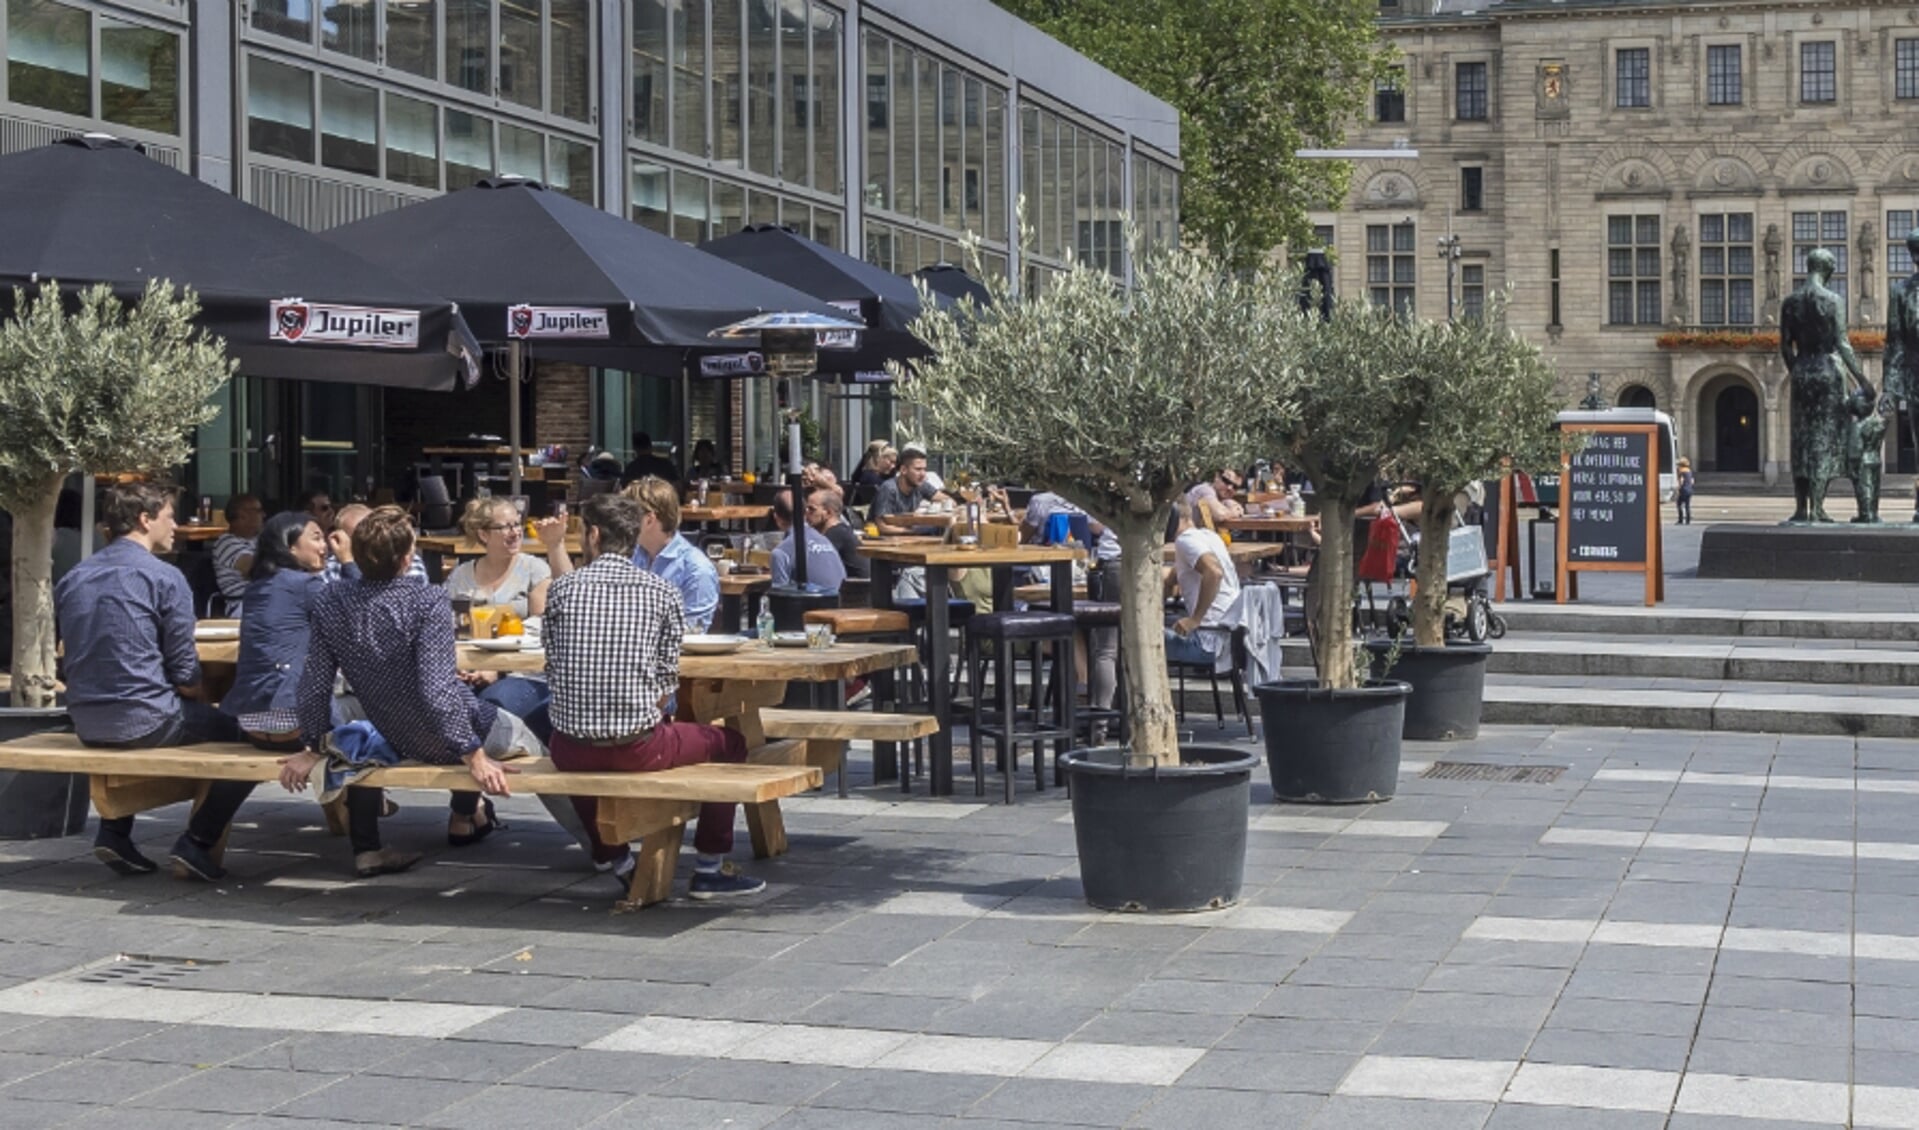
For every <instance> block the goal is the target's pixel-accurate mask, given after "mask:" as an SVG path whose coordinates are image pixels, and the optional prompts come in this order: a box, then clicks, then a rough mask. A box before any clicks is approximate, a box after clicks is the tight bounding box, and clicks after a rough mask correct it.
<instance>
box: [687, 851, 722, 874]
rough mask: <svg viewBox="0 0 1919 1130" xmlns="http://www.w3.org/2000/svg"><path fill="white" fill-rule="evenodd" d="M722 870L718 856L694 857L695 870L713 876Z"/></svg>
mask: <svg viewBox="0 0 1919 1130" xmlns="http://www.w3.org/2000/svg"><path fill="white" fill-rule="evenodd" d="M719 869H720V857H719V856H717V855H696V856H694V857H693V870H694V871H695V872H705V873H707V874H711V873H713V872H715V871H718V870H719Z"/></svg>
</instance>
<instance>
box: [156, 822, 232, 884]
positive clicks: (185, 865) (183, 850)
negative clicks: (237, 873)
mask: <svg viewBox="0 0 1919 1130" xmlns="http://www.w3.org/2000/svg"><path fill="white" fill-rule="evenodd" d="M167 855H168V857H169V858H171V859H172V860H173V862H174V865H175V867H174V874H176V875H180V877H181V878H194V879H199V880H200V881H202V882H206V883H217V882H219V881H220V880H222V879H224V878H226V877H227V871H226V868H224V867H222V866H220V865H219V864H218V863H215V862H214V861H213V853H212V852H210V851H208V850H207V849H206V848H203V847H201V846H200V845H199V844H197V843H195V842H194V841H193V837H192V836H188V835H185V834H182V835H181V836H180V838H179V839H177V840H175V841H173V850H172V851H171V852H168V853H167ZM182 872H184V874H182Z"/></svg>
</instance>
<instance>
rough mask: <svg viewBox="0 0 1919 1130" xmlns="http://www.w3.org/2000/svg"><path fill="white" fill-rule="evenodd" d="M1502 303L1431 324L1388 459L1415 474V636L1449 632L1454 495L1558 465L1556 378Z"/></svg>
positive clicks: (1425, 640)
mask: <svg viewBox="0 0 1919 1130" xmlns="http://www.w3.org/2000/svg"><path fill="white" fill-rule="evenodd" d="M1504 312H1505V303H1504V302H1503V301H1502V302H1499V303H1496V304H1489V305H1488V306H1487V309H1486V313H1485V316H1484V317H1483V318H1476V319H1465V320H1462V321H1459V322H1456V323H1453V324H1451V325H1442V326H1438V327H1436V330H1435V332H1433V333H1431V334H1429V335H1426V336H1427V340H1428V346H1427V348H1428V350H1429V352H1427V353H1426V355H1425V356H1424V358H1423V359H1422V365H1423V367H1424V369H1425V372H1426V379H1425V382H1424V383H1425V410H1424V412H1423V413H1422V414H1421V417H1420V419H1419V422H1418V424H1417V425H1416V426H1415V427H1414V428H1413V429H1412V431H1411V432H1410V433H1409V434H1408V435H1407V437H1406V442H1405V446H1404V448H1403V449H1402V450H1401V451H1400V453H1399V455H1398V457H1397V458H1396V460H1395V466H1396V468H1397V469H1398V471H1399V472H1400V473H1401V474H1403V475H1404V476H1405V477H1406V478H1408V479H1412V480H1414V481H1415V482H1418V483H1419V484H1420V498H1421V499H1422V500H1423V503H1424V505H1423V506H1422V507H1421V510H1420V515H1419V566H1418V578H1419V592H1418V595H1417V597H1416V598H1415V600H1414V602H1413V641H1414V642H1415V643H1417V644H1418V645H1420V646H1421V647H1440V646H1443V645H1444V644H1445V642H1446V562H1447V554H1448V552H1449V551H1450V549H1451V546H1452V529H1453V520H1454V517H1455V516H1456V514H1457V513H1458V504H1457V499H1458V496H1459V495H1461V494H1462V493H1464V492H1465V490H1466V488H1467V487H1469V486H1471V485H1472V484H1473V483H1475V482H1478V481H1480V480H1482V479H1487V478H1492V477H1493V476H1495V475H1497V474H1499V471H1500V467H1501V465H1502V464H1503V463H1504V462H1505V461H1506V460H1511V461H1512V463H1513V465H1514V466H1518V467H1543V466H1548V465H1552V466H1557V465H1558V463H1559V445H1560V440H1559V434H1558V432H1557V431H1555V430H1554V428H1553V419H1554V416H1555V415H1556V414H1557V413H1558V411H1559V409H1560V408H1561V407H1563V406H1564V405H1563V402H1562V398H1561V396H1560V393H1559V388H1558V378H1557V375H1556V374H1555V372H1554V370H1553V368H1552V366H1551V365H1549V364H1547V363H1546V361H1545V360H1544V359H1543V358H1542V357H1541V356H1540V354H1539V349H1538V347H1537V346H1535V345H1533V344H1531V343H1530V342H1528V341H1526V340H1525V339H1524V338H1522V337H1520V336H1519V335H1518V334H1516V333H1514V332H1512V331H1511V330H1510V329H1508V328H1507V327H1506V325H1505V323H1504V319H1503V317H1502V315H1503V314H1504Z"/></svg>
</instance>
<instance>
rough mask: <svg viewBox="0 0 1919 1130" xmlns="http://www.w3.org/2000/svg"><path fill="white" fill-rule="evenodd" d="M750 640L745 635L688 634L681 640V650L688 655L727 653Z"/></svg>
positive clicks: (741, 646)
mask: <svg viewBox="0 0 1919 1130" xmlns="http://www.w3.org/2000/svg"><path fill="white" fill-rule="evenodd" d="M748 642H750V641H748V640H747V638H746V637H745V636H701V635H692V636H686V637H685V638H683V639H681V640H680V650H681V651H683V652H685V653H686V654H688V655H726V654H727V653H729V652H734V651H738V650H739V649H741V648H743V647H745V646H746V645H747V643H748Z"/></svg>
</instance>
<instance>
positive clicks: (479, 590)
mask: <svg viewBox="0 0 1919 1130" xmlns="http://www.w3.org/2000/svg"><path fill="white" fill-rule="evenodd" d="M460 527H461V528H462V529H464V530H465V531H466V535H467V536H468V537H470V538H472V539H473V540H474V541H476V542H478V543H479V544H480V545H481V546H482V547H484V548H485V550H486V552H485V553H484V554H482V555H481V556H479V557H476V558H473V559H471V560H469V561H463V562H461V563H460V566H459V567H458V568H457V569H455V570H453V573H452V575H450V576H449V577H447V579H446V591H447V592H448V593H450V594H452V595H453V596H465V597H471V598H472V599H473V603H474V604H475V605H482V604H490V605H495V606H498V607H504V608H511V609H513V614H514V615H515V616H518V617H520V618H521V619H525V618H526V617H528V616H538V615H540V614H541V613H543V612H545V611H546V586H547V584H548V583H549V582H550V581H552V579H553V568H552V566H550V565H548V564H547V563H546V562H545V561H542V560H540V559H539V558H537V557H534V556H532V555H531V554H526V553H522V552H520V550H521V546H522V543H523V542H524V541H525V537H524V534H523V531H522V529H521V525H520V511H519V509H518V508H517V507H515V506H514V505H513V504H512V503H511V502H509V501H507V500H506V499H504V498H476V499H474V500H473V501H472V502H469V503H467V505H466V513H465V514H464V515H462V516H461V518H460ZM554 540H556V541H558V540H560V539H554ZM549 549H550V550H552V551H556V552H559V553H564V552H565V551H566V550H565V546H564V545H559V546H552V547H549Z"/></svg>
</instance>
